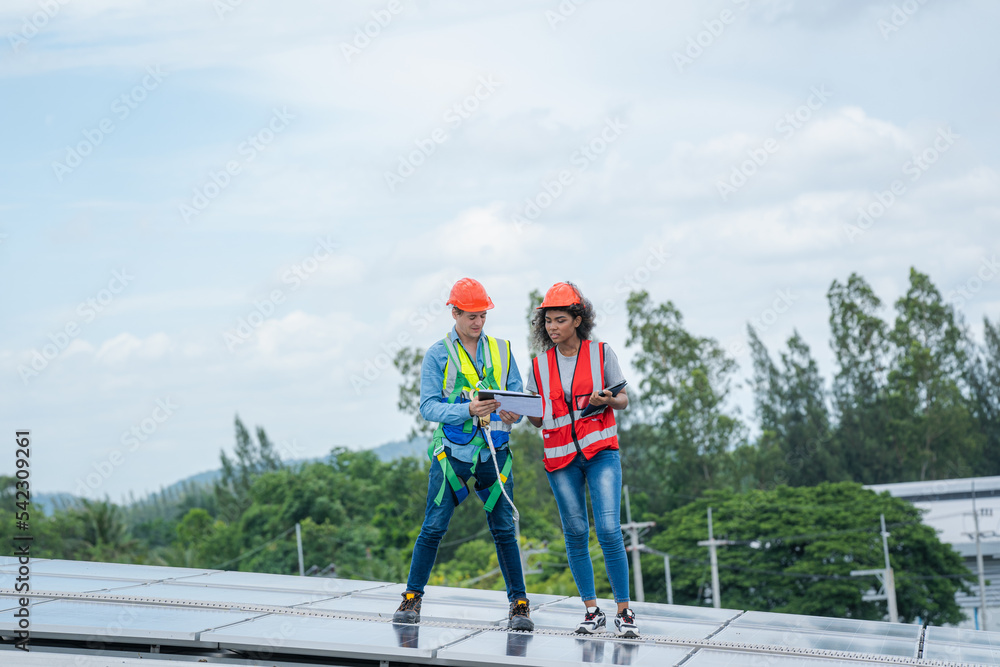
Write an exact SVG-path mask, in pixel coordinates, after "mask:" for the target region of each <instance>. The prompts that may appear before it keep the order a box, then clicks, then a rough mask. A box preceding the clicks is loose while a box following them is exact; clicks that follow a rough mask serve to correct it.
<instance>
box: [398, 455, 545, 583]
mask: <svg viewBox="0 0 1000 667" xmlns="http://www.w3.org/2000/svg"><path fill="white" fill-rule="evenodd" d="M509 455H510V454H509V452H508V451H507V449H501V450H498V451H497V465H498V466H500V469H501V470H503V466H504V463H506V462H507V457H508V456H509ZM448 461H449V462H450V463H451V467H452V469H453V470H454V471H455V474H456V475H458V477H459V479H461V480H462V481H463V482H464V481H467V480H468V479H469V477H471V476H472V464H471V463H465V462H464V461H459V460H457V459H454V458H452V457H451V456H449V457H448ZM513 477H514V475H513V472H512V473H511V475H510V477H508V478H507V482H506V483H505V484H504V488H505V489H506V490H507V494H508V495H509V496H510V497H511V498H513V497H514V480H513ZM496 479H497V471H496V468H494V467H493V461H492V460H491V459H487V460H486V461H480V462H479V463H478V464H476V495H477V496H479V498H480V500H482V501H483V502H486V499H487V498H489V496H490V487H491V486H493V482H495V481H496ZM442 482H444V473H443V472H442V471H441V465H440V464H439V463H438V462H437V460H434V461H432V462H431V474H430V481H429V482H428V484H427V508H426V509H425V510H424V523H423V525H422V526H421V527H420V535H419V536H417V541H416V544H414V545H413V559H412V560H411V561H410V576H409V578H408V579H407V580H406V590H409V591H416V592H418V593H423V592H424V586H425V585H426V584H427V580H428V579H429V578H430V576H431V568H432V567H433V566H434V559H435V558H437V550H438V545H439V544H440V543H441V538H443V537H444V534H445V533H446V532H447V531H448V524H449V523H450V522H451V515H452V514H454V512H455V494H454V493H452V492H451V487H450V486H449V487H448V490H446V491H445V492H444V497H443V498H442V499H441V504H440V505H436V504H434V498H436V497H437V494H438V491H440V490H441V483H442ZM486 522H487V524H488V525H489V527H490V533H491V534H492V535H493V542H494V543H495V544H496V548H497V561H498V562H499V564H500V572H502V573H503V578H504V581H505V582H506V583H507V599H508V600H510V601H511V602H513V601H514V600H515V599H518V598H522V599H523V598H525V597H527V595H526V594H525V591H524V574H523V573H522V572H521V552H520V551H519V550H518V546H517V538H516V537H515V533H514V513H513V510H512V509H511V506H510V503H509V502H507V499H506V498H504V497H503V496H500V499H499V500H497V504H496V505H495V506H494V507H493V511H492V512H487V514H486Z"/></svg>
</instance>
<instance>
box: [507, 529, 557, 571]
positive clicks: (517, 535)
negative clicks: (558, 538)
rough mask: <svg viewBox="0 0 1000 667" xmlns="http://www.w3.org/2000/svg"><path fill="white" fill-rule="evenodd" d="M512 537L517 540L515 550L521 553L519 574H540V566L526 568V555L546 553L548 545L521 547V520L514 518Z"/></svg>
mask: <svg viewBox="0 0 1000 667" xmlns="http://www.w3.org/2000/svg"><path fill="white" fill-rule="evenodd" d="M514 539H515V540H517V552H518V553H519V554H521V574H523V575H529V574H541V573H542V570H541V569H540V568H535V569H534V570H529V569H528V556H530V555H532V554H547V553H548V552H549V550H548V547H546V548H544V549H522V548H521V522H520V521H519V520H518V519H515V520H514ZM543 546H544V545H543Z"/></svg>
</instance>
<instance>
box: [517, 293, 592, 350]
mask: <svg viewBox="0 0 1000 667" xmlns="http://www.w3.org/2000/svg"><path fill="white" fill-rule="evenodd" d="M566 284H568V285H572V286H573V289H575V290H576V293H577V294H579V295H580V303H577V304H573V305H572V306H562V307H559V308H541V309H539V310H536V311H535V315H534V317H532V318H531V347H532V348H534V349H535V350H538V351H539V352H544V351H546V350H548V349H549V348H550V347H553V346H554V345H555V343H553V342H552V339H551V338H549V332H548V331H546V330H545V314H546V313H548V312H549V311H553V310H561V311H563V312H565V313H569V316H570V317H573V318H575V317H577V316H579V317H580V324H579V325H578V326H577V327H576V335H577V336H579V338H580V340H584V339H588V338H590V334H591V333H593V331H594V304H592V303H591V302H590V299H588V298H587V297H585V296H584V295H583V293H582V292H581V291H580V288H578V287H577V286H576V285H574V284H573V283H571V282H569V281H567V283H566Z"/></svg>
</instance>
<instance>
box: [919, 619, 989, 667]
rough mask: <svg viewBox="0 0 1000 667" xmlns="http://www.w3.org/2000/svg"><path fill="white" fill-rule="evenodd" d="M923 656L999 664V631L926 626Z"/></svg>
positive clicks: (933, 658) (935, 658)
mask: <svg viewBox="0 0 1000 667" xmlns="http://www.w3.org/2000/svg"><path fill="white" fill-rule="evenodd" d="M924 657H925V658H928V659H932V660H950V661H954V662H981V663H983V664H985V665H996V664H1000V633H997V632H982V631H981V630H960V629H958V628H927V633H926V635H925V638H924Z"/></svg>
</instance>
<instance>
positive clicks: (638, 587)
mask: <svg viewBox="0 0 1000 667" xmlns="http://www.w3.org/2000/svg"><path fill="white" fill-rule="evenodd" d="M622 492H623V493H624V494H625V520H626V523H625V525H623V526H622V530H627V531H628V540H629V543H628V551H631V552H632V572H633V573H634V576H635V601H636V602H645V601H646V592H645V591H644V590H643V586H642V561H641V560H640V559H639V552H640V551H641V550H642V545H641V544H639V529H640V528H649V527H650V526H655V525H656V522H654V521H644V522H640V523H632V502H631V501H630V500H629V497H628V485H627V484H626V485H625V486H623V487H622Z"/></svg>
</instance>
